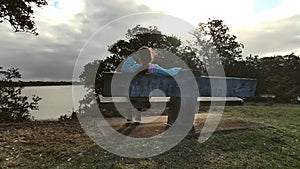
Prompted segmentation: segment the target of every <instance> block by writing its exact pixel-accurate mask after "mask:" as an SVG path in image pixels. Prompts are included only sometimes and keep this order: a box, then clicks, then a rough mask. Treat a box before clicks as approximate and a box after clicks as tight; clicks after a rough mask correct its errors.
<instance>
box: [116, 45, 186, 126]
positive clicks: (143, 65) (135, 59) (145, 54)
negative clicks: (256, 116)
mask: <svg viewBox="0 0 300 169" xmlns="http://www.w3.org/2000/svg"><path fill="white" fill-rule="evenodd" d="M157 56H158V54H157V52H156V51H155V50H154V49H152V48H149V47H146V46H143V47H141V48H140V49H139V50H138V51H137V52H135V53H133V54H131V55H130V56H129V57H128V58H127V59H126V60H125V61H124V63H123V65H122V67H121V71H122V72H126V73H134V72H137V71H139V74H141V73H142V74H148V73H153V74H161V75H171V76H174V75H176V74H177V73H178V72H179V71H180V70H181V68H177V67H175V68H171V69H165V68H162V67H160V66H159V65H158V64H152V62H153V60H154V58H155V57H157ZM129 99H130V101H131V103H132V105H133V106H134V107H135V108H136V109H137V110H139V111H138V112H137V115H136V118H135V120H136V121H141V111H146V110H147V109H149V108H150V107H151V104H150V102H149V97H130V98H129ZM127 121H128V122H131V121H132V112H131V111H129V112H128V119H127Z"/></svg>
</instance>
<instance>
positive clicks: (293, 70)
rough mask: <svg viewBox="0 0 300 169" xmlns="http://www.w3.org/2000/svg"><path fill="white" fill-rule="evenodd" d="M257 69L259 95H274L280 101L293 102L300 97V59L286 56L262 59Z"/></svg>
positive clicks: (291, 55) (292, 55)
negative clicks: (292, 100)
mask: <svg viewBox="0 0 300 169" xmlns="http://www.w3.org/2000/svg"><path fill="white" fill-rule="evenodd" d="M256 69H257V70H258V71H259V74H258V76H257V80H258V86H257V92H258V93H259V94H274V95H276V97H277V98H278V99H279V100H280V101H291V99H295V98H296V97H297V96H300V87H299V86H300V77H299V72H300V57H299V56H296V55H294V53H292V54H290V55H285V56H280V55H278V56H273V57H264V58H260V59H259V60H258V62H257V65H256Z"/></svg>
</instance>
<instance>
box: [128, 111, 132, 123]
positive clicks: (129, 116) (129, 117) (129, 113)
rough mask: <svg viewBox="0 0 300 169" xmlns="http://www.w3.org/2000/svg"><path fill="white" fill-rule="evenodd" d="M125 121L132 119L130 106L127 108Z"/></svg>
mask: <svg viewBox="0 0 300 169" xmlns="http://www.w3.org/2000/svg"><path fill="white" fill-rule="evenodd" d="M127 121H128V122H130V121H132V109H130V108H128V109H127Z"/></svg>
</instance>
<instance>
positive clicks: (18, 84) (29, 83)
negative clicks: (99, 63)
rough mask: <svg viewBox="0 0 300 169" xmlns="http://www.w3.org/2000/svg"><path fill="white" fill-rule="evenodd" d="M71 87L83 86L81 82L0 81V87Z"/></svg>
mask: <svg viewBox="0 0 300 169" xmlns="http://www.w3.org/2000/svg"><path fill="white" fill-rule="evenodd" d="M71 85H83V83H82V82H77V81H75V82H72V81H27V82H26V81H18V82H16V81H14V82H5V81H0V86H1V87H35V86H71Z"/></svg>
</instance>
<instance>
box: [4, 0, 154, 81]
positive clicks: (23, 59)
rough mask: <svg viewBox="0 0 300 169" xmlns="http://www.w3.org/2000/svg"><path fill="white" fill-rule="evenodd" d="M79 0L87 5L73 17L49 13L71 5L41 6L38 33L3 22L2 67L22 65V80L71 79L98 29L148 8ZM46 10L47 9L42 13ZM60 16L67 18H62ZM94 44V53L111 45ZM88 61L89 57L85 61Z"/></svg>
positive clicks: (129, 2)
mask: <svg viewBox="0 0 300 169" xmlns="http://www.w3.org/2000/svg"><path fill="white" fill-rule="evenodd" d="M68 1H69V0H63V1H60V2H64V3H67V2H68ZM72 2H73V1H72ZM74 2H75V1H74ZM76 2H78V3H79V2H80V3H81V2H84V8H83V9H82V10H81V11H80V12H79V13H74V15H72V16H71V15H70V13H58V14H57V13H56V14H52V15H50V14H49V12H53V11H54V12H59V10H60V8H64V7H68V6H67V4H62V3H56V6H59V8H57V7H55V6H53V5H52V6H47V9H45V8H42V9H39V11H37V14H36V22H37V25H38V32H39V34H40V35H39V36H34V35H31V34H27V33H14V32H13V31H12V30H11V29H10V27H9V25H8V24H1V25H0V36H1V40H0V50H1V54H0V60H1V62H0V64H1V66H3V67H4V68H8V67H18V68H20V70H21V72H22V74H23V80H71V79H72V76H73V69H74V64H75V62H76V59H77V56H78V54H79V52H80V49H81V48H82V46H83V45H84V44H85V42H86V40H87V39H88V38H89V37H90V36H91V35H92V34H93V33H94V32H95V31H96V30H97V29H98V28H100V27H101V26H104V25H105V24H107V23H108V22H110V21H111V20H114V19H116V18H119V17H121V16H124V15H128V14H132V13H136V12H144V11H149V9H148V8H147V7H145V6H143V5H137V4H134V3H132V2H131V1H129V0H126V1H119V0H112V1H98V0H91V1H82V0H76ZM69 5H71V4H70V3H69ZM53 8H56V9H53ZM76 9H78V8H76ZM43 10H44V11H46V12H45V13H42V12H43ZM55 10H56V11H55ZM67 11H69V12H70V10H67ZM47 13H48V14H49V15H47ZM64 14H66V15H67V16H64ZM59 15H61V17H62V18H64V20H60V19H59ZM51 17H52V18H51ZM56 19H57V20H58V21H56ZM127 29H128V27H127ZM110 30H111V31H112V32H118V31H119V28H118V27H111V28H110ZM123 34H124V33H123ZM95 45H96V46H97V47H96V48H95V49H96V50H95V51H89V52H90V54H91V55H92V54H93V55H101V54H102V53H104V52H105V51H106V50H107V45H109V44H108V43H106V42H105V41H101V40H100V41H97V42H95ZM89 61H91V60H89V58H87V59H86V60H85V61H83V62H85V63H87V62H89Z"/></svg>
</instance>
